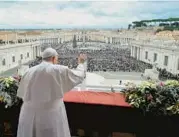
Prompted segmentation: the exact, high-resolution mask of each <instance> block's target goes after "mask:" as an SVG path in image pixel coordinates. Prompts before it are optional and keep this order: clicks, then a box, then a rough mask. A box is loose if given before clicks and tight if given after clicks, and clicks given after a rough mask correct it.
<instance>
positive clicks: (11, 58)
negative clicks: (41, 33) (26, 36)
mask: <svg viewBox="0 0 179 137" xmlns="http://www.w3.org/2000/svg"><path fill="white" fill-rule="evenodd" d="M40 54H41V49H40V43H39V42H38V41H36V42H26V43H16V44H6V45H1V46H0V73H3V72H4V71H7V70H9V69H12V68H15V67H17V66H19V65H20V64H24V63H27V62H28V61H31V60H33V59H35V58H36V56H40Z"/></svg>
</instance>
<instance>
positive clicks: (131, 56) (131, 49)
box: [131, 46, 133, 57]
mask: <svg viewBox="0 0 179 137" xmlns="http://www.w3.org/2000/svg"><path fill="white" fill-rule="evenodd" d="M132 56H133V46H131V57H132Z"/></svg>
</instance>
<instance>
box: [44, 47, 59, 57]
mask: <svg viewBox="0 0 179 137" xmlns="http://www.w3.org/2000/svg"><path fill="white" fill-rule="evenodd" d="M55 56H58V53H57V51H56V50H55V49H53V48H47V49H45V50H44V52H43V53H42V58H43V59H45V58H49V57H55Z"/></svg>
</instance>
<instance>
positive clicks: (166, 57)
mask: <svg viewBox="0 0 179 137" xmlns="http://www.w3.org/2000/svg"><path fill="white" fill-rule="evenodd" d="M164 65H165V66H167V65H168V56H165V57H164Z"/></svg>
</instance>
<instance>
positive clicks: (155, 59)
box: [154, 53, 157, 62]
mask: <svg viewBox="0 0 179 137" xmlns="http://www.w3.org/2000/svg"><path fill="white" fill-rule="evenodd" d="M155 61H157V53H154V62H155Z"/></svg>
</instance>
